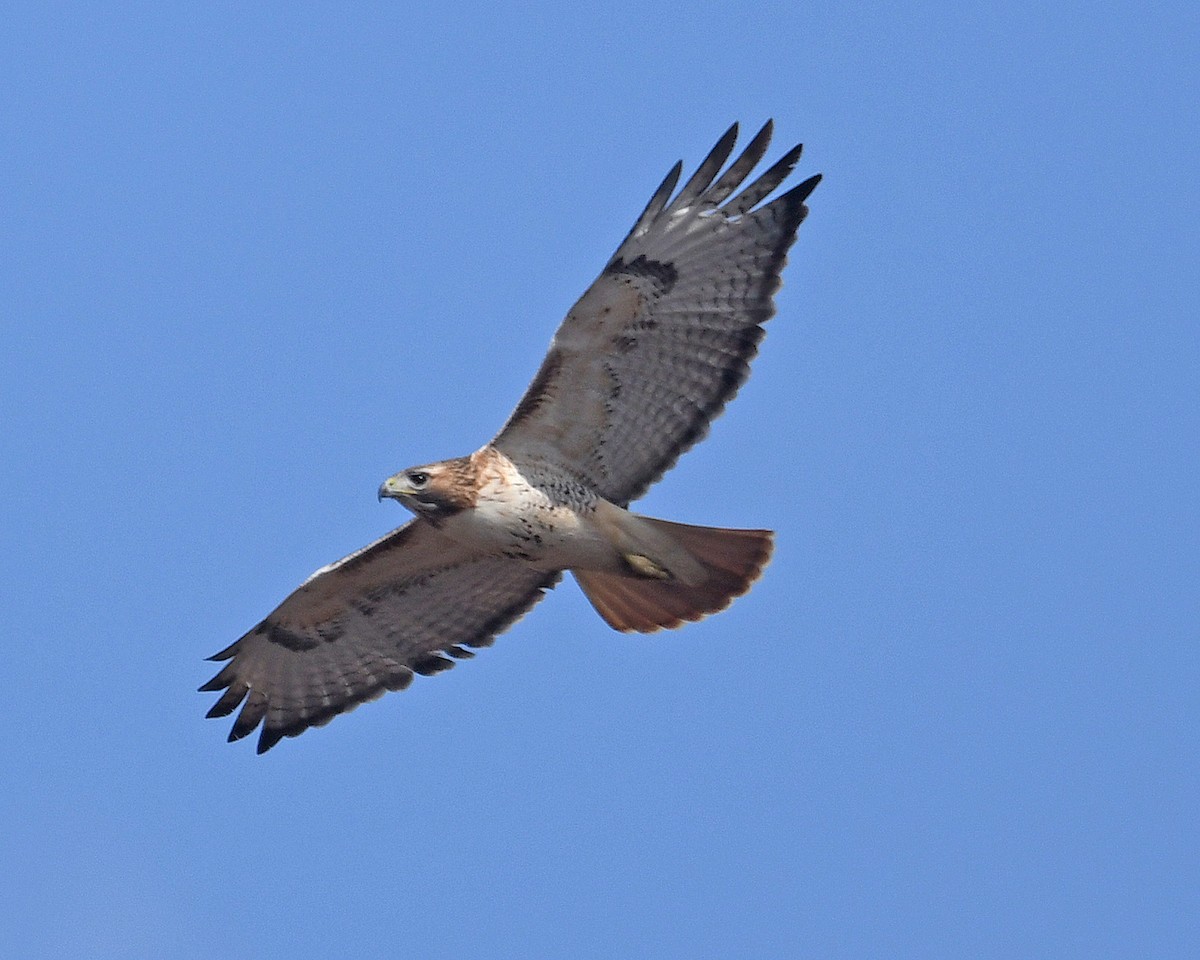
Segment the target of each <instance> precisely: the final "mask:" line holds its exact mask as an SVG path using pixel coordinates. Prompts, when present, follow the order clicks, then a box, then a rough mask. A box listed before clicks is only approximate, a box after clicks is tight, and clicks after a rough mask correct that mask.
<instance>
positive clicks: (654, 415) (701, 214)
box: [493, 122, 821, 505]
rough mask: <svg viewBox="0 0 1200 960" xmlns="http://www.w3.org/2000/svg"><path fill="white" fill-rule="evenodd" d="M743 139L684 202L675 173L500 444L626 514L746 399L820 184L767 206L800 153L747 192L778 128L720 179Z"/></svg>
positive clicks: (720, 153) (730, 136)
mask: <svg viewBox="0 0 1200 960" xmlns="http://www.w3.org/2000/svg"><path fill="white" fill-rule="evenodd" d="M736 139H737V124H734V125H733V126H732V127H731V128H730V129H729V131H728V132H727V133H726V134H725V136H723V137H722V138H721V140H720V142H719V143H717V145H716V146H715V147H714V148H713V150H712V152H711V153H710V154H709V155H708V157H707V158H706V159H705V160H704V162H703V163H702V164H701V165H700V168H699V169H698V170H697V171H696V173H695V174H694V175H693V176H692V178H691V179H690V180H689V181H688V182H687V183H686V184H685V185H684V186H683V189H682V190H680V191H679V193H678V194H677V195H676V196H675V197H674V199H671V194H672V192H673V191H674V189H675V185H676V183H677V182H678V180H679V173H680V170H681V165H680V164H676V165H675V167H674V168H673V169H672V170H671V172H670V173H669V174H668V175H667V178H666V180H664V181H663V183H662V185H661V186H660V187H659V188H658V190H657V191H656V192H655V194H654V196H653V197H652V198H651V200H650V203H649V205H648V206H647V207H646V209H645V211H644V212H643V213H642V215H641V216H640V217H639V218H638V220H637V222H636V223H635V224H634V226H633V229H632V230H631V231H630V233H629V236H628V237H626V238H625V241H624V243H622V244H621V246H620V247H619V248H618V249H617V252H616V253H615V254H614V255H613V258H612V259H611V260H610V261H609V262H608V265H607V266H606V267H605V268H604V271H603V272H602V273H601V274H600V276H599V277H598V278H597V280H596V281H595V283H593V284H592V286H591V287H590V288H589V289H588V291H587V293H585V294H584V295H583V296H582V297H581V298H580V300H579V301H578V302H577V303H576V304H575V306H574V307H572V308H571V311H570V313H568V314H567V318H566V319H565V320H564V321H563V323H562V326H560V327H559V329H558V332H557V333H556V334H555V335H554V341H553V343H552V344H551V346H550V351H549V353H548V354H547V355H546V359H545V361H544V362H543V363H542V366H541V369H540V370H539V371H538V373H537V376H536V377H534V380H533V383H531V384H530V386H529V389H528V390H527V391H526V393H525V396H524V398H523V399H522V400H521V402H520V403H519V404H518V405H517V408H516V410H514V411H513V414H512V416H511V417H509V420H508V423H507V424H505V426H504V428H503V429H502V430H501V431H500V433H499V435H498V436H497V437H496V439H495V440H494V441H493V443H494V444H495V445H496V446H497V447H498V448H499V449H500V450H501V451H503V452H504V453H505V454H507V455H509V456H515V457H520V458H543V459H548V460H551V461H552V462H554V463H556V464H558V465H560V466H562V467H565V468H566V469H569V470H572V471H574V472H575V473H576V474H578V475H579V476H581V477H582V478H584V479H586V480H588V481H589V482H590V483H591V484H592V485H593V486H594V487H595V488H596V489H597V491H598V492H599V493H600V494H601V495H602V496H604V497H605V498H607V499H609V500H612V501H613V502H615V503H618V504H622V505H624V504H626V503H628V502H629V501H630V500H633V499H635V498H637V497H639V496H640V495H641V494H642V493H644V492H645V491H646V489H647V488H648V487H649V486H650V485H651V484H652V483H654V482H655V481H656V480H657V479H658V478H659V477H661V476H662V475H663V473H665V472H666V471H667V470H668V469H670V467H671V466H672V465H673V464H674V463H675V461H676V460H677V459H678V458H679V456H680V454H682V453H683V452H684V451H685V450H687V449H688V448H689V447H691V446H692V445H693V444H694V443H696V442H697V441H698V440H700V439H701V438H702V437H703V436H704V434H705V433H706V432H707V430H708V424H709V422H710V421H711V420H712V419H713V418H714V417H716V416H717V415H718V414H719V413H720V412H721V410H722V409H723V408H724V406H725V404H726V403H727V402H728V401H729V400H730V399H731V398H732V397H733V395H734V394H735V393H737V390H738V388H739V387H740V386H741V385H742V383H743V382H744V381H745V379H746V377H747V376H749V373H750V368H749V361H750V360H751V359H752V358H753V356H754V354H755V352H756V351H757V346H758V342H759V340H761V339H762V336H763V328H762V324H763V323H764V322H765V321H766V320H768V319H770V317H771V316H772V314H773V313H774V312H775V305H774V302H773V297H774V294H775V291H776V290H778V289H779V284H780V280H779V274H780V271H781V270H782V269H783V266H784V263H785V260H786V256H787V251H788V248H789V247H790V246H791V245H792V243H793V242H794V241H795V239H796V231H797V229H798V228H799V226H800V222H801V221H802V220H803V219H804V217H805V215H806V214H807V213H808V208H807V207H806V206H805V205H804V201H805V199H806V198H807V197H808V195H809V194H810V193H811V192H812V191H813V189H814V188H815V187H816V185H817V183H818V182H819V181H820V179H821V178H820V176H815V177H810V178H809V179H808V180H805V181H804V182H803V183H801V184H799V185H798V186H796V187H793V188H792V189H791V190H789V191H787V192H786V193H784V194H782V195H780V196H778V197H776V198H775V199H774V200H771V201H770V202H768V203H763V202H762V201H764V200H766V198H767V197H768V195H769V194H771V193H772V191H774V190H775V188H776V187H778V186H779V185H780V184H781V183H782V182H783V181H784V180H785V179H786V178H787V176H788V174H790V173H791V172H792V169H793V168H794V167H795V165H796V162H797V160H799V158H800V150H801V148H800V147H799V146H796V147H794V148H792V149H791V150H789V151H788V152H787V153H786V154H785V155H784V156H783V158H782V159H781V160H779V162H778V163H776V164H775V165H774V166H772V167H771V168H770V169H769V170H767V172H766V173H764V174H763V175H762V176H760V177H759V178H758V179H757V180H754V181H753V182H751V183H750V184H749V185H748V186H746V187H745V188H744V189H742V190H741V192H740V193H737V194H736V195H734V192H735V191H736V190H737V189H738V188H739V187H741V185H742V183H743V182H744V181H745V180H746V178H747V176H749V174H750V172H751V170H753V169H754V167H755V166H757V165H758V162H759V161H760V160H761V159H762V157H763V154H764V153H765V152H766V149H767V144H768V142H769V141H770V139H771V123H770V122H768V123H767V124H766V126H764V127H763V128H762V130H760V131H759V133H758V134H757V136H755V137H754V139H753V140H752V141H751V142H750V144H749V146H747V147H746V150H745V152H744V153H742V155H741V156H740V157H739V158H738V159H737V160H736V161H734V162H733V163H732V164H731V165H730V166H729V167H728V169H726V170H725V172H724V173H722V174H721V175H720V176H719V177H718V175H717V174H718V172H719V171H720V170H721V167H722V166H723V165H724V164H725V161H726V160H727V159H728V158H729V155H730V153H731V152H732V150H733V145H734V142H735V141H736ZM731 197H732V199H731ZM668 201H669V202H668Z"/></svg>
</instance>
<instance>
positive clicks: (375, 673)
mask: <svg viewBox="0 0 1200 960" xmlns="http://www.w3.org/2000/svg"><path fill="white" fill-rule="evenodd" d="M737 129H738V128H737V124H734V125H733V126H732V127H731V128H730V129H729V130H728V131H727V132H726V133H725V135H724V136H723V137H721V139H720V141H719V142H718V143H717V145H716V146H715V147H713V149H712V151H711V152H710V153H709V154H708V156H707V157H706V158H705V160H704V162H703V163H701V164H700V167H699V168H698V169H697V170H696V172H695V174H693V175H692V177H691V179H689V180H688V181H687V182H686V183H685V184H684V185H683V188H682V189H681V190H679V192H678V193H675V188H676V185H677V184H678V182H679V175H680V172H681V170H682V164H681V163H677V164H676V165H675V166H674V167H673V168H672V169H671V171H670V173H668V174H667V177H666V179H665V180H663V182H662V185H661V186H659V188H658V189H657V190H656V191H655V192H654V195H653V196H652V197H651V198H650V202H649V204H647V206H646V209H645V210H643V211H642V214H641V216H639V217H638V219H637V221H636V222H635V223H634V225H633V229H632V230H630V231H629V235H628V236H627V237H626V238H625V240H624V242H622V243H621V245H620V246H619V247H618V248H617V251H616V253H615V254H613V256H612V259H610V260H609V261H608V263H607V264H606V265H605V267H604V269H603V270H602V271H601V273H600V276H599V277H598V278H597V279H596V281H595V282H594V283H593V284H592V285H591V287H590V288H589V289H588V291H587V292H586V293H585V294H584V295H583V296H582V297H581V298H580V299H579V301H578V302H577V303H576V304H575V305H574V306H573V307H572V308H571V310H570V312H569V313H568V314H567V317H566V319H565V320H564V321H563V322H562V325H561V326H560V327H559V328H558V331H557V332H556V333H555V335H554V339H553V341H552V342H551V345H550V350H549V352H548V353H547V354H546V358H545V360H543V361H542V365H541V368H540V369H539V370H538V372H537V375H536V376H535V377H534V378H533V382H532V383H531V384H530V386H529V389H528V390H527V391H526V393H525V396H524V397H523V398H522V399H521V401H520V402H519V403H518V404H517V407H516V409H515V410H514V411H513V413H512V415H511V416H510V417H509V418H508V421H507V422H506V423H505V424H504V426H503V428H502V429H501V430H500V432H499V433H498V434H497V435H496V437H495V439H493V440H492V441H491V442H490V443H488V444H486V445H485V446H483V447H482V448H481V449H479V450H477V451H476V452H475V453H472V454H471V455H470V456H466V457H459V458H457V459H454V460H443V461H439V462H437V463H428V464H424V465H422V466H416V467H411V468H409V469H407V470H403V471H401V472H400V473H397V474H396V475H395V476H392V477H389V478H388V479H387V480H385V481H384V482H383V485H382V486H381V487H380V488H379V498H380V499H381V500H382V499H383V498H385V497H387V498H391V499H393V500H397V501H399V502H400V503H401V504H403V505H404V506H405V507H407V508H408V509H409V510H411V511H412V513H414V514H415V519H413V520H410V521H409V522H408V524H407V525H405V526H402V527H400V528H399V529H397V530H395V531H393V532H392V533H389V534H388V535H387V536H385V537H383V538H381V539H379V540H377V541H376V542H375V543H372V544H370V545H369V546H367V547H364V548H363V549H361V550H359V551H358V552H356V553H352V554H351V555H350V556H348V557H345V558H344V559H342V560H339V561H337V562H336V563H332V564H330V565H329V566H326V567H322V568H321V569H320V570H318V571H317V572H316V573H314V574H313V575H312V576H311V577H309V578H308V579H307V580H306V581H304V583H303V584H301V585H300V587H299V588H297V589H296V591H295V592H294V593H292V594H291V595H290V596H289V597H288V598H287V599H286V600H284V601H283V603H281V604H280V605H279V606H278V607H277V608H276V609H275V611H274V612H273V613H271V614H270V615H269V616H268V617H267V618H266V619H265V620H263V621H262V622H261V623H260V624H258V626H256V627H255V628H254V629H253V630H251V631H250V632H249V633H247V634H246V635H245V636H243V637H242V638H241V639H240V640H238V641H237V642H236V643H234V644H233V645H231V646H229V647H227V648H226V649H224V650H222V651H221V652H220V653H218V654H216V655H215V656H213V657H211V658H210V659H212V660H217V661H228V662H227V663H226V664H225V666H224V668H223V669H222V670H221V671H220V672H219V673H218V674H217V675H216V676H215V677H213V679H212V680H210V681H209V682H208V683H206V684H204V685H203V686H202V687H201V688H200V689H201V690H202V691H222V690H223V691H224V693H222V694H221V697H220V699H219V700H218V701H217V702H216V704H215V705H214V706H213V707H212V709H211V710H209V712H208V716H209V717H224V716H227V715H229V714H231V713H233V711H234V710H236V709H237V708H238V707H239V706H241V712H240V713H239V714H238V717H237V719H236V721H235V722H234V724H233V729H232V731H231V732H230V734H229V739H230V741H233V740H239V739H241V738H242V737H245V736H247V735H248V734H250V733H251V732H253V731H254V729H255V728H257V727H258V726H259V725H260V724H261V725H262V732H261V734H260V736H259V740H258V752H259V753H264V752H265V751H267V750H269V749H270V748H271V747H273V746H274V745H275V744H276V743H278V742H279V740H280V739H281V738H282V737H294V736H297V735H298V734H300V733H303V732H304V731H305V730H307V729H308V728H309V727H315V726H320V725H322V724H325V723H328V722H329V721H330V720H331V719H333V717H335V716H337V715H338V714H340V713H344V712H346V711H348V710H351V709H353V708H354V707H356V706H358V705H359V704H360V703H364V702H366V701H368V700H373V699H375V698H377V697H379V696H382V694H383V693H384V692H386V691H388V690H402V689H404V688H405V687H407V686H408V685H409V684H410V683H411V682H412V679H413V676H414V674H418V673H419V674H423V675H430V674H435V673H438V672H440V671H442V670H446V669H448V668H449V667H451V666H453V664H454V661H455V660H457V659H462V658H467V657H472V656H474V654H473V653H472V648H478V647H484V646H488V645H490V644H491V643H492V642H493V640H494V639H495V637H496V635H497V634H499V633H500V632H502V631H503V630H505V629H507V628H508V627H509V626H511V625H512V624H513V622H515V621H516V620H517V619H519V618H520V617H521V616H522V615H524V614H525V613H526V612H527V611H528V610H529V609H530V608H531V607H532V606H533V605H534V604H535V603H537V602H538V601H539V600H541V599H542V597H543V596H544V595H545V593H546V592H547V591H548V590H550V589H551V588H552V587H553V586H554V585H555V584H556V583H557V582H558V580H559V578H560V577H561V576H562V574H563V571H565V570H569V571H571V573H572V574H574V576H575V579H576V580H577V581H578V583H579V586H580V587H581V588H582V589H583V592H584V594H585V595H586V596H587V598H588V600H590V601H591V603H592V606H593V607H595V609H596V611H597V613H599V614H600V616H601V617H603V618H604V620H605V621H606V622H607V623H608V624H609V625H610V626H612V627H613V628H615V629H616V630H620V631H637V632H650V631H654V630H659V629H662V628H673V627H678V626H680V625H681V624H682V623H684V622H685V621H695V620H699V619H701V618H702V617H705V616H707V615H709V614H711V613H716V612H717V611H718V610H723V609H724V608H725V607H727V606H728V605H729V604H730V602H732V600H733V599H734V598H735V597H737V596H740V595H741V594H743V593H745V592H746V591H747V590H748V589H749V588H750V585H751V583H753V582H754V581H755V580H756V579H757V578H758V576H759V574H761V573H762V570H763V567H764V566H765V565H766V563H767V561H768V560H769V558H770V555H771V549H772V534H771V532H770V531H769V530H727V529H719V528H713V527H699V526H689V525H687V524H682V523H674V522H670V521H667V520H658V519H653V518H651V517H647V516H642V515H639V514H636V513H632V512H630V511H629V510H628V509H627V507H628V505H629V503H630V502H631V501H633V500H636V499H637V498H638V497H640V496H641V495H642V494H643V493H645V491H646V489H647V488H648V487H649V486H650V485H651V484H652V483H654V482H655V481H656V480H658V479H659V478H660V477H661V476H662V475H663V473H665V472H666V471H667V470H668V469H670V468H671V467H672V466H673V465H674V464H675V462H676V460H678V458H679V456H680V455H681V454H682V453H683V452H684V451H686V450H687V449H688V448H689V447H691V446H692V445H693V444H695V443H696V442H697V441H699V440H700V439H701V438H702V437H703V436H704V435H705V433H706V432H707V430H708V425H709V422H710V421H711V420H712V419H713V418H714V417H716V416H717V415H718V414H719V413H720V412H721V411H722V409H723V408H724V406H725V404H726V403H727V402H728V401H729V400H730V399H731V398H732V397H733V396H734V394H735V393H736V392H737V390H738V388H739V387H740V386H741V384H742V383H743V382H744V381H745V380H746V377H747V376H748V375H749V372H750V370H749V362H750V360H751V359H752V358H753V356H754V354H755V353H756V351H757V348H758V342H759V341H760V340H761V339H762V336H763V332H764V331H763V326H762V325H763V323H765V322H766V321H767V320H768V319H770V317H771V316H772V315H773V314H774V312H775V306H774V302H773V297H774V294H775V291H776V290H777V289H778V288H779V285H780V272H781V271H782V269H783V266H784V263H785V260H786V256H787V251H788V249H789V248H790V247H791V245H792V243H793V242H794V241H795V239H796V232H797V230H798V228H799V226H800V223H801V221H802V220H804V218H805V215H806V214H807V213H808V208H807V207H806V206H805V200H806V199H807V198H808V196H809V194H810V193H812V191H813V189H814V188H815V187H816V185H817V183H818V182H819V181H820V176H819V175H817V176H813V177H810V178H809V179H807V180H805V181H804V182H803V183H800V184H798V185H796V186H794V187H792V188H791V189H789V190H787V191H786V192H784V193H782V194H780V195H778V196H776V197H775V198H774V199H771V200H768V197H769V196H770V195H771V194H772V193H773V192H774V191H775V189H776V188H777V187H779V186H780V184H782V183H783V182H784V180H785V179H787V177H788V176H789V175H790V174H791V172H792V170H793V168H794V167H795V166H796V162H797V161H798V160H799V158H800V151H801V147H800V146H796V147H794V148H792V149H791V150H789V151H788V152H787V153H786V154H784V156H783V157H782V158H781V159H780V160H779V161H778V162H777V163H775V164H774V166H772V167H770V168H769V169H768V170H767V171H766V172H765V173H763V174H762V175H761V176H759V177H758V178H757V179H755V180H752V181H751V182H750V183H749V185H747V186H743V184H744V183H745V182H746V180H747V178H748V177H749V175H750V173H751V171H752V170H754V168H755V167H756V166H758V164H759V162H760V161H761V160H762V158H763V155H764V154H765V153H766V150H767V145H768V143H769V141H770V138H771V130H772V124H771V123H770V121H768V122H767V124H766V125H765V126H764V127H763V128H762V129H761V130H760V131H759V132H758V134H757V135H756V136H755V137H754V138H753V139H752V140H751V141H750V143H749V145H747V147H746V149H745V151H744V152H743V153H742V154H741V155H740V156H739V157H738V158H737V159H736V160H735V161H734V162H733V163H731V164H730V165H729V166H728V167H727V168H726V169H725V170H724V172H722V167H724V166H725V163H726V161H727V160H728V159H729V157H730V155H731V154H732V151H733V147H734V144H735V142H736V140H737ZM739 189H740V192H739Z"/></svg>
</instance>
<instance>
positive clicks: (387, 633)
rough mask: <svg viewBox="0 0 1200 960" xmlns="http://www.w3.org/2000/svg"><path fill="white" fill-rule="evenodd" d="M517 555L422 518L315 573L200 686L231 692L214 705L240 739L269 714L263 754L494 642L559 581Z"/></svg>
mask: <svg viewBox="0 0 1200 960" xmlns="http://www.w3.org/2000/svg"><path fill="white" fill-rule="evenodd" d="M558 577H559V574H557V573H551V574H547V573H546V572H545V571H544V570H541V571H539V570H535V569H533V568H532V567H530V566H529V565H527V564H524V563H520V562H519V561H515V560H509V559H506V558H503V557H501V558H497V557H480V556H478V555H472V554H471V553H470V552H469V551H468V549H467V548H465V547H460V546H458V545H457V544H455V543H454V542H453V541H452V540H449V539H448V538H446V537H444V536H443V535H442V534H440V533H439V532H438V531H437V529H436V528H434V527H433V526H432V525H430V524H429V523H426V522H425V521H422V520H414V521H412V522H411V523H409V524H407V525H406V526H403V527H401V528H400V529H399V530H396V531H394V532H392V533H390V534H388V535H387V536H386V537H383V538H382V539H380V540H377V541H376V542H375V543H373V544H371V545H370V546H368V547H364V548H363V549H362V550H359V551H358V552H357V553H353V554H351V555H350V556H348V557H346V558H345V559H343V560H339V561H338V562H337V563H334V564H331V565H330V566H328V567H324V568H323V569H321V570H318V571H317V572H316V573H314V574H313V575H312V576H311V577H309V578H308V580H306V581H305V582H304V583H303V584H302V585H301V586H300V587H299V588H298V589H297V590H296V591H295V592H294V593H293V594H292V595H291V596H289V597H288V598H287V599H286V600H284V601H283V603H281V604H280V605H279V607H278V608H277V609H276V610H275V612H274V613H272V614H271V615H270V616H269V617H267V619H265V620H264V621H263V622H262V623H260V624H259V625H258V626H257V627H255V628H254V629H253V630H251V631H250V632H249V633H247V634H246V635H245V636H244V637H242V638H241V639H240V640H238V641H237V642H236V643H234V644H233V645H232V646H230V647H227V648H226V649H224V650H222V651H221V652H220V653H218V654H216V656H214V657H212V658H211V659H213V660H228V661H229V663H228V664H226V665H225V667H224V668H223V669H222V670H221V672H220V673H218V674H217V675H216V676H215V677H213V678H212V680H210V681H209V682H208V683H206V684H204V686H202V687H201V688H200V689H201V690H202V691H217V690H224V691H225V692H224V693H223V694H222V695H221V699H220V700H218V701H217V702H216V704H215V705H214V706H213V708H212V709H211V710H210V711H209V712H208V716H210V717H224V716H228V715H229V714H230V713H232V712H233V711H234V710H236V709H237V708H238V705H239V704H241V703H242V701H243V700H245V704H244V705H243V706H242V711H241V713H240V714H238V717H237V720H236V721H235V722H234V725H233V730H232V731H231V732H230V734H229V739H230V741H233V740H240V739H241V738H242V737H244V736H246V735H247V734H249V733H251V732H253V730H254V728H255V727H257V726H258V725H259V723H260V722H261V723H262V725H263V728H262V733H261V735H260V736H259V739H258V752H259V753H264V752H265V751H267V750H269V749H271V747H273V746H274V745H275V744H276V743H278V742H279V740H280V738H282V737H294V736H297V735H298V734H300V733H303V732H304V731H305V730H307V729H308V728H309V727H316V726H321V725H322V724H325V723H328V722H329V721H330V720H332V719H333V718H334V717H335V716H337V715H338V714H339V713H345V712H346V711H347V710H352V709H354V708H355V707H356V706H358V705H359V704H360V703H365V702H366V701H368V700H374V699H375V698H376V697H380V696H382V695H383V694H384V692H385V691H388V690H403V689H404V688H405V687H407V686H408V685H409V684H410V683H411V682H412V678H413V674H415V673H421V674H425V675H430V674H434V673H439V672H441V671H442V670H446V669H448V668H450V667H452V666H454V661H453V660H452V659H448V657H450V658H456V659H462V658H465V657H472V656H474V654H473V653H472V652H471V651H470V650H469V649H467V648H468V647H484V646H488V645H489V644H491V642H492V640H493V639H494V637H495V635H496V634H497V633H500V632H502V631H503V630H505V629H506V628H508V627H509V626H510V625H511V624H512V623H513V622H514V621H516V620H518V619H519V618H520V617H521V616H522V615H523V614H524V613H525V612H526V611H527V610H529V608H530V607H532V606H533V605H534V604H535V603H537V601H538V600H540V599H541V598H542V596H543V594H544V592H545V591H546V590H549V589H550V588H551V587H553V586H554V584H555V582H556V581H557V580H558Z"/></svg>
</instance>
